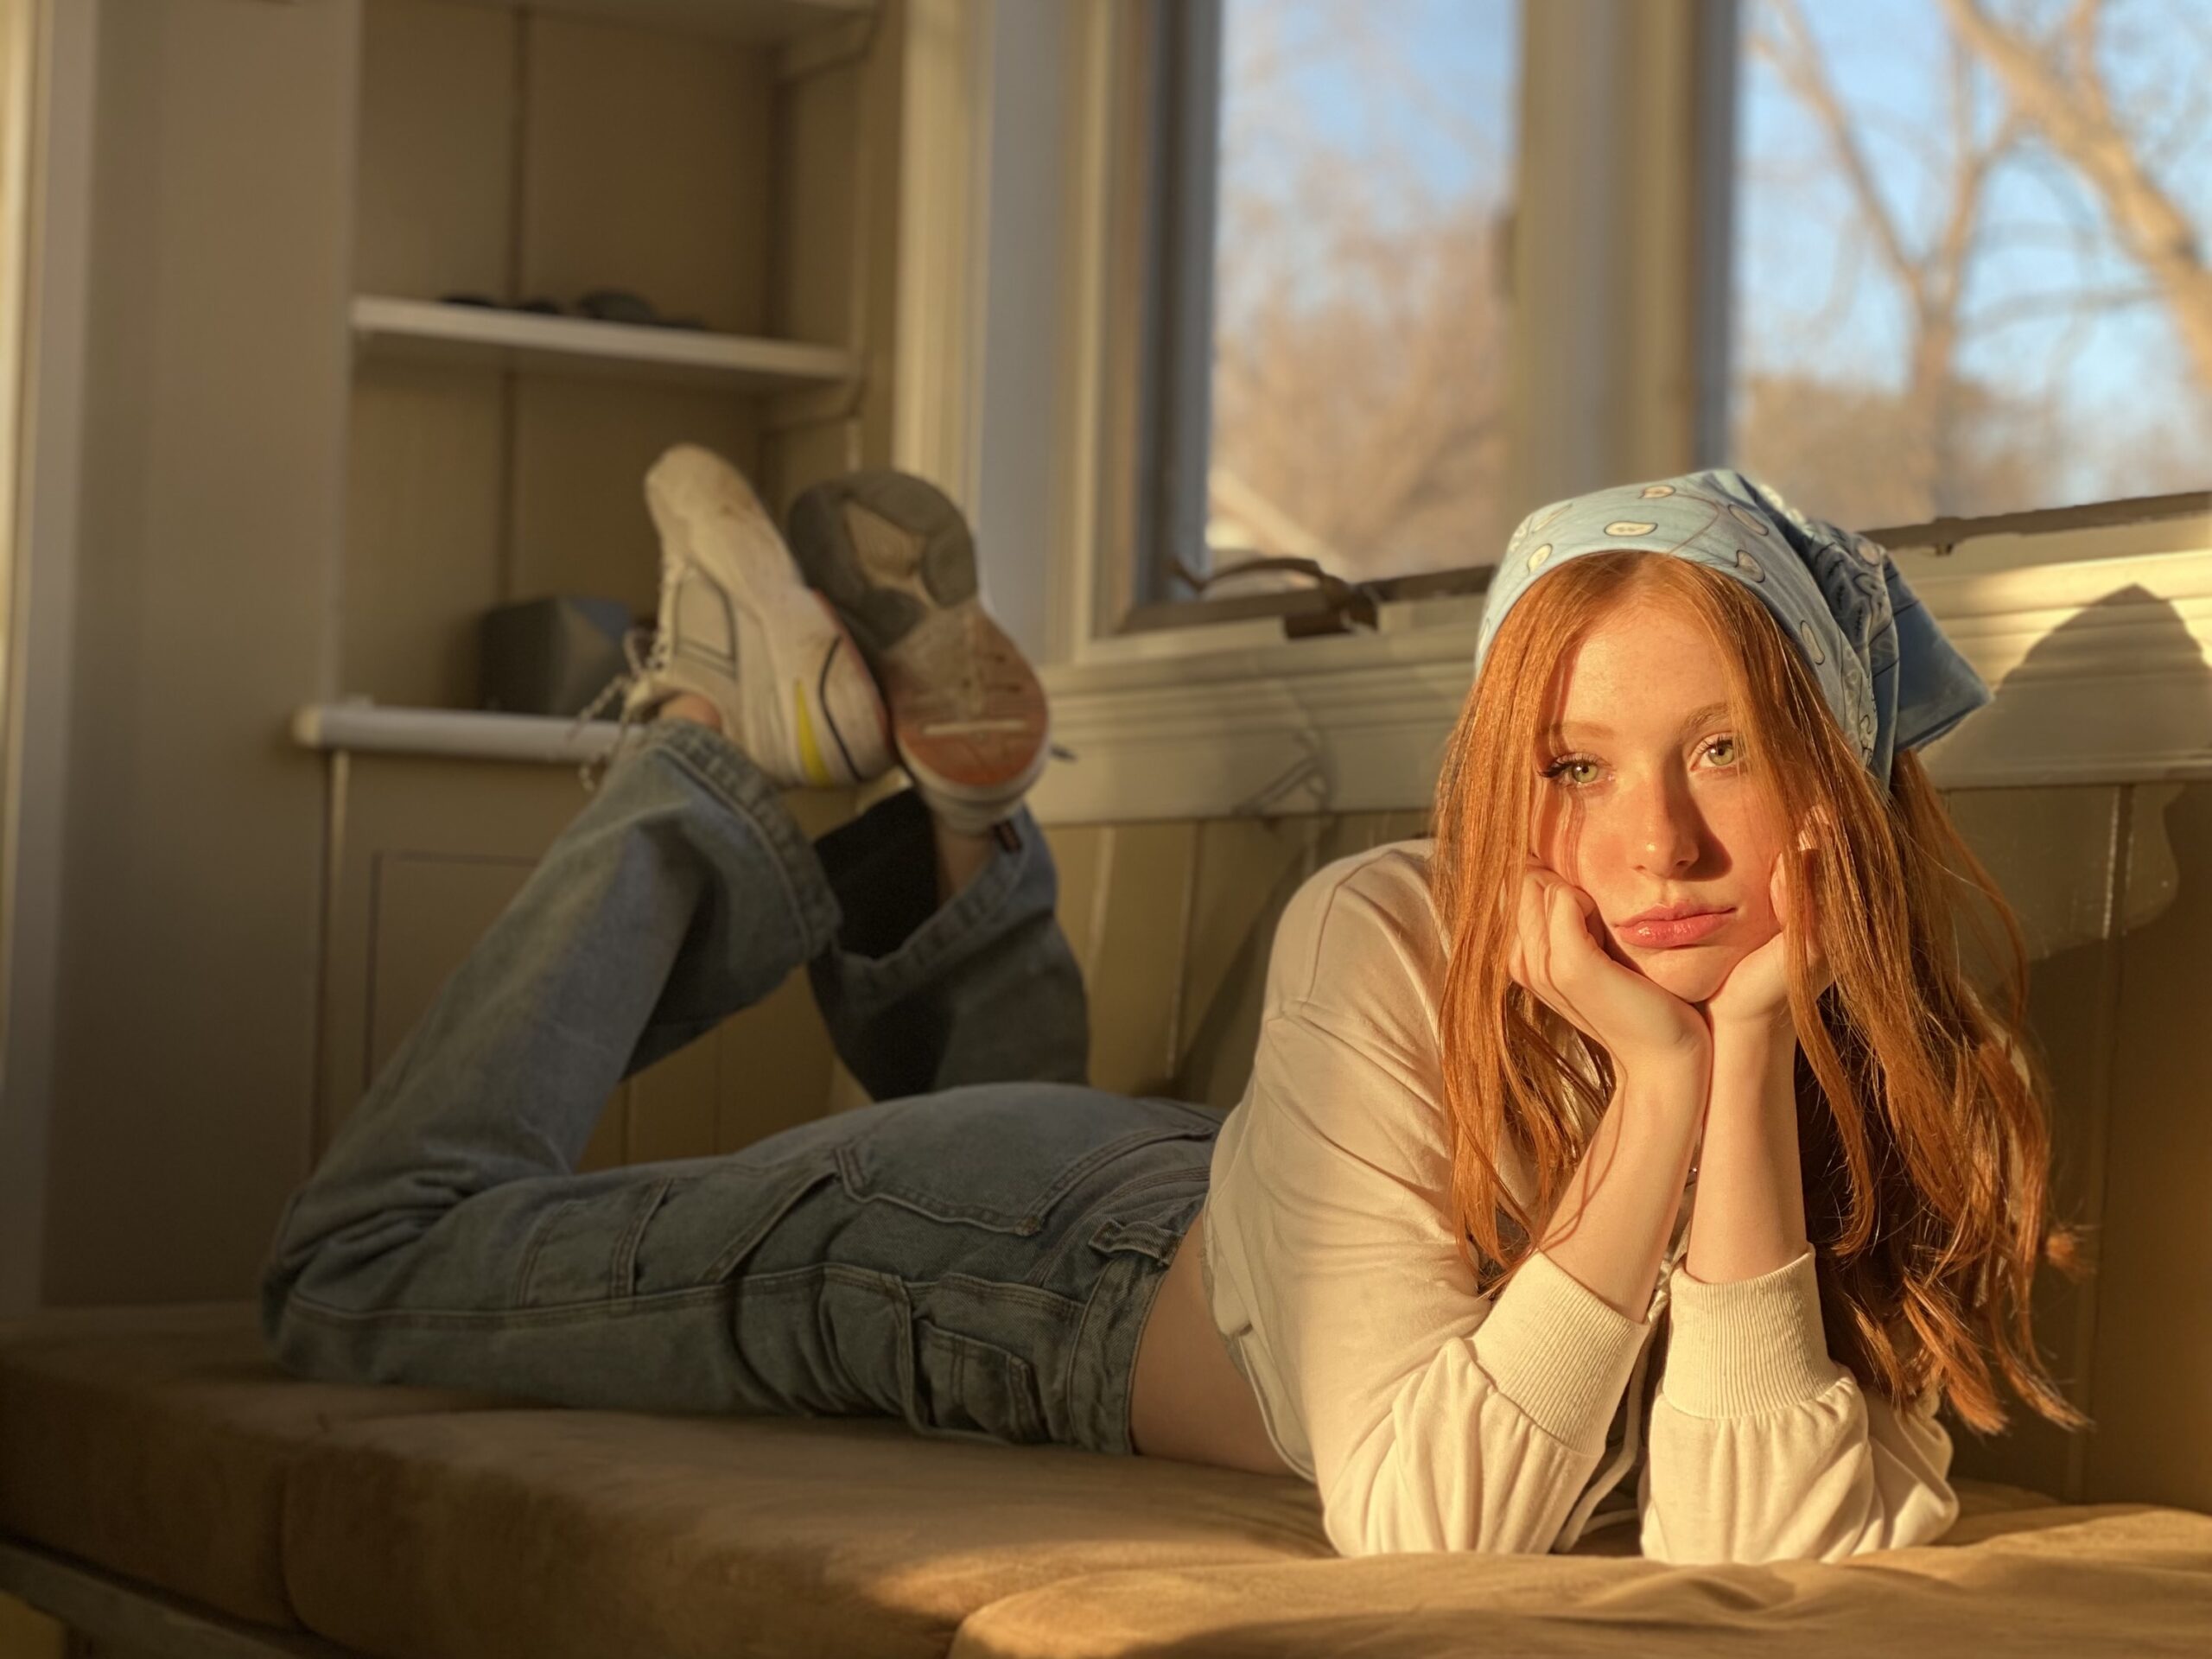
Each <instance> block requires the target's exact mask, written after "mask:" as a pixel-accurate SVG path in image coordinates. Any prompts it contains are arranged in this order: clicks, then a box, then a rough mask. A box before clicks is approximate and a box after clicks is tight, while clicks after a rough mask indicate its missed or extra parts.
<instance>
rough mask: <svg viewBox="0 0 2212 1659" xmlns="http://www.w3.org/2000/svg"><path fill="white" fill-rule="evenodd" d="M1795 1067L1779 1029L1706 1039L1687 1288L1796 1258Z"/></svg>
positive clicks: (1800, 1193) (1753, 1275)
mask: <svg viewBox="0 0 2212 1659" xmlns="http://www.w3.org/2000/svg"><path fill="white" fill-rule="evenodd" d="M1796 1060H1797V1039H1796V1034H1795V1033H1793V1032H1792V1031H1791V1030H1790V1028H1789V1025H1788V1023H1787V1021H1786V1020H1785V1021H1783V1023H1782V1024H1781V1025H1780V1027H1779V1028H1778V1029H1770V1028H1768V1027H1764V1026H1762V1027H1758V1029H1757V1030H1751V1031H1744V1032H1736V1031H1730V1030H1716V1031H1715V1032H1714V1033H1713V1096H1712V1103H1711V1104H1710V1106H1709V1107H1708V1108H1707V1113H1706V1123H1705V1141H1704V1145H1703V1147H1702V1148H1701V1149H1700V1152H1699V1154H1698V1173H1697V1209H1696V1211H1695V1212H1694V1214H1693V1215H1692V1217H1691V1218H1690V1248H1689V1254H1688V1257H1687V1259H1686V1262H1685V1266H1686V1267H1687V1268H1688V1270H1689V1274H1690V1276H1691V1277H1692V1278H1694V1279H1700V1280H1702V1281H1705V1282H1706V1283H1707V1284H1709V1285H1716V1284H1729V1283H1733V1282H1734V1281H1737V1280H1740V1279H1757V1278H1759V1277H1761V1276H1762V1275H1764V1274H1770V1273H1772V1272H1773V1271H1774V1270H1775V1269H1776V1268H1784V1267H1787V1266H1789V1263H1791V1262H1795V1261H1796V1259H1797V1258H1798V1257H1799V1256H1801V1255H1804V1253H1805V1249H1806V1240H1805V1189H1804V1185H1803V1182H1804V1177H1803V1173H1802V1171H1801V1170H1800V1169H1799V1167H1798V1161H1797V1160H1798V1153H1797V1099H1796V1089H1795V1077H1794V1074H1795V1069H1796Z"/></svg>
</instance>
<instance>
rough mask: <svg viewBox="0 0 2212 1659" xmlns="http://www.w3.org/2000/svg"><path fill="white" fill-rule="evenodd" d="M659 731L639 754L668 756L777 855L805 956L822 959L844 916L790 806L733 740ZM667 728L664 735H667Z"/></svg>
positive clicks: (695, 731) (695, 728)
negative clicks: (734, 761)
mask: <svg viewBox="0 0 2212 1659" xmlns="http://www.w3.org/2000/svg"><path fill="white" fill-rule="evenodd" d="M654 725H655V728H656V733H657V734H658V741H653V739H652V737H649V739H648V743H647V746H646V747H643V748H640V749H639V751H638V753H639V755H640V756H644V755H647V754H653V753H659V754H662V755H664V756H665V757H666V758H667V759H668V760H670V761H671V762H672V763H673V764H675V765H676V766H678V767H680V768H681V769H682V770H683V771H684V772H687V773H688V774H690V778H691V779H692V780H693V781H694V782H695V783H696V784H697V785H699V786H700V787H701V788H702V789H704V790H706V791H708V792H709V794H711V795H713V796H714V797H715V799H716V800H718V801H720V802H721V804H723V805H724V806H726V807H728V809H729V810H731V812H732V813H734V815H736V816H737V817H740V818H742V819H743V820H744V821H745V822H746V823H748V824H750V825H751V826H752V828H753V830H754V832H755V833H756V834H757V835H758V836H759V837H760V841H761V842H762V844H763V845H764V846H765V847H766V849H767V850H768V851H769V852H770V853H771V854H772V855H773V856H772V859H771V862H772V864H773V866H774V867H775V870H776V874H777V877H778V879H779V880H780V881H781V882H782V885H783V889H784V897H785V899H786V900H787V901H788V903H789V904H790V906H791V920H792V922H793V923H794V924H795V925H797V927H798V934H799V938H800V939H801V941H802V942H803V956H804V957H812V956H816V955H818V954H819V953H820V952H821V951H822V950H824V949H826V948H827V947H828V946H829V944H831V943H832V942H834V941H835V940H836V936H837V922H838V918H839V915H840V913H841V912H839V910H838V907H837V900H836V895H835V894H833V893H831V892H830V891H829V879H828V878H827V877H826V876H824V875H823V874H822V873H821V868H820V866H819V864H818V863H817V861H815V855H814V849H813V846H812V844H811V843H810V842H808V841H807V839H806V837H805V836H804V835H803V834H802V833H801V832H800V830H799V828H798V824H796V823H793V822H792V820H791V814H790V812H789V811H788V810H786V809H785V806H784V804H783V803H782V802H781V801H779V800H778V799H776V798H775V795H774V791H773V790H772V788H771V787H770V785H769V784H768V780H767V779H766V777H765V776H764V775H763V774H762V773H761V772H759V771H758V770H756V769H753V763H752V762H751V761H750V760H745V759H744V756H743V753H742V752H741V751H740V750H738V749H736V748H735V747H733V746H731V745H730V744H729V743H728V740H727V739H723V738H719V737H717V736H715V734H713V733H711V732H709V731H708V730H707V729H706V728H704V727H702V726H699V725H697V724H696V722H693V721H656V722H654ZM661 728H666V729H665V731H664V732H663V731H662V730H661ZM685 728H689V729H688V730H687V729H685ZM712 743H720V744H721V746H722V747H721V750H720V751H718V750H716V749H715V748H714V747H710V745H711V744H712ZM733 758H735V759H737V760H741V761H743V765H744V767H745V770H740V769H739V768H738V767H737V766H732V765H731V764H730V763H731V760H732V759H733Z"/></svg>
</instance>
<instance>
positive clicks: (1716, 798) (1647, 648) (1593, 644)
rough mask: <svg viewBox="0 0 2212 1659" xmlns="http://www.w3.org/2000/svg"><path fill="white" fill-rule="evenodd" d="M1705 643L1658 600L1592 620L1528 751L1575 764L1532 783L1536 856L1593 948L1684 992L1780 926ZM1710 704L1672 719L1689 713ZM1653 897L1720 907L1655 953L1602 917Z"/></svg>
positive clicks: (1631, 910) (1697, 998) (1768, 822)
mask: <svg viewBox="0 0 2212 1659" xmlns="http://www.w3.org/2000/svg"><path fill="white" fill-rule="evenodd" d="M1727 698H1728V681H1727V677H1726V671H1725V670H1724V668H1723V665H1722V659H1721V657H1720V652H1719V647H1718V646H1717V645H1715V644H1714V643H1713V639H1711V637H1710V636H1709V635H1708V634H1707V632H1706V631H1705V630H1704V629H1703V628H1702V627H1701V626H1699V625H1698V624H1697V623H1696V622H1695V621H1694V620H1693V619H1692V618H1691V617H1690V616H1689V615H1688V613H1686V612H1684V611H1682V610H1681V609H1680V608H1679V607H1675V606H1671V605H1659V606H1649V605H1647V606H1639V607H1635V608H1634V610H1632V611H1631V610H1630V609H1628V608H1625V607H1624V608H1622V609H1619V610H1617V611H1616V612H1615V613H1613V614H1612V615H1611V616H1609V617H1606V618H1605V619H1603V620H1601V621H1600V622H1599V624H1598V626H1596V627H1594V628H1593V629H1592V631H1591V632H1590V633H1589V634H1588V635H1586V637H1585V639H1584V640H1583V642H1582V645H1581V647H1580V650H1578V651H1577V652H1576V653H1575V656H1574V658H1573V662H1572V663H1571V664H1569V666H1568V669H1567V675H1566V679H1565V685H1564V696H1563V697H1562V701H1561V703H1560V709H1559V710H1558V720H1559V725H1558V728H1557V729H1556V730H1555V731H1554V732H1553V733H1552V734H1548V737H1547V738H1546V739H1545V740H1543V741H1544V742H1545V744H1546V746H1547V747H1545V748H1544V749H1543V750H1542V751H1541V752H1540V753H1538V754H1537V755H1535V757H1533V760H1534V761H1535V764H1536V765H1538V766H1549V765H1553V764H1554V763H1555V762H1557V761H1559V760H1563V759H1571V760H1572V761H1573V764H1572V765H1571V766H1568V768H1567V770H1565V771H1564V772H1560V773H1559V774H1558V775H1557V776H1556V777H1555V778H1554V779H1539V780H1538V796H1537V799H1538V803H1539V804H1538V811H1537V823H1536V826H1535V851H1536V855H1537V856H1538V857H1539V858H1541V860H1542V861H1544V863H1545V864H1546V865H1548V867H1549V868H1552V869H1553V870H1554V871H1556V872H1557V873H1558V874H1560V876H1562V877H1564V878H1565V879H1566V880H1567V881H1569V882H1571V883H1573V885H1574V886H1576V887H1580V888H1581V889H1582V890H1583V891H1584V892H1585V893H1588V894H1589V895H1590V897H1591V898H1592V899H1594V900H1595V901H1596V903H1597V906H1598V914H1599V917H1601V918H1603V919H1604V922H1605V927H1604V929H1603V932H1604V944H1605V949H1606V950H1607V952H1608V953H1609V954H1610V955H1611V956H1612V957H1614V959H1615V960H1617V961H1618V962H1621V963H1625V964H1626V965H1627V966H1629V967H1630V968H1633V969H1636V970H1637V972H1639V973H1641V974H1643V976H1645V977H1647V978H1649V979H1650V980H1651V981H1652V982H1654V983H1656V984H1657V985H1659V986H1661V987H1662V988H1664V989H1666V990H1668V991H1669V992H1671V993H1673V994H1674V995H1675V996H1678V997H1680V998H1681V999H1682V1000H1683V1001H1687V1002H1702V1001H1705V1000H1706V999H1707V998H1708V997H1710V996H1711V995H1713V992H1715V991H1716V990H1718V989H1719V988H1720V985H1721V983H1722V982H1724V981H1725V980H1726V978H1727V977H1728V972H1729V969H1732V968H1733V967H1734V966H1735V965H1736V964H1737V963H1738V962H1740V961H1742V960H1743V958H1744V957H1746V956H1748V955H1749V954H1750V953H1751V951H1753V950H1757V949H1758V947H1759V946H1760V945H1762V944H1765V943H1766V942H1767V941H1768V940H1769V939H1770V938H1773V937H1774V936H1775V935H1776V934H1777V932H1779V931H1781V922H1780V920H1779V918H1777V916H1776V914H1775V912H1774V904H1773V899H1772V894H1771V892H1770V876H1771V874H1772V872H1773V869H1774V863H1775V859H1776V857H1777V855H1779V854H1780V852H1781V851H1782V849H1783V841H1784V836H1783V826H1782V824H1781V822H1780V819H1779V817H1777V815H1776V814H1775V813H1774V812H1773V811H1772V810H1770V808H1769V807H1768V805H1767V804H1766V802H1765V800H1764V798H1763V797H1762V794H1761V791H1760V790H1759V789H1758V785H1757V784H1756V783H1755V781H1754V780H1753V778H1752V775H1751V766H1752V765H1753V764H1754V757H1751V755H1750V754H1749V753H1748V752H1747V751H1746V750H1745V748H1744V747H1743V745H1742V744H1741V743H1740V742H1738V744H1737V745H1736V747H1734V749H1733V750H1732V751H1731V750H1730V749H1728V748H1727V747H1725V745H1716V740H1721V739H1726V738H1728V737H1730V736H1731V735H1732V732H1733V729H1734V728H1733V727H1732V725H1731V723H1730V721H1729V718H1728V715H1727V714H1726V702H1727ZM1716 704H1717V705H1721V709H1720V711H1719V712H1718V713H1714V714H1713V715H1710V716H1709V717H1707V718H1705V719H1703V720H1701V721H1696V722H1695V723H1694V724H1691V725H1688V726H1687V727H1686V725H1685V722H1686V721H1689V720H1691V718H1692V717H1693V716H1694V715H1696V713H1697V711H1699V710H1700V709H1710V708H1712V707H1713V705H1716ZM1663 904H1689V905H1696V906H1733V908H1734V913H1733V914H1732V915H1731V916H1730V917H1729V918H1728V920H1727V922H1726V925H1723V926H1722V927H1720V928H1719V930H1718V931H1715V932H1714V933H1713V934H1712V935H1711V936H1710V937H1709V938H1705V939H1703V940H1701V941H1700V942H1698V943H1696V944H1684V945H1679V946H1676V947H1675V948H1673V949H1656V948H1652V947H1649V946H1647V945H1643V944H1637V943H1636V942H1634V941H1632V940H1630V939H1624V938H1622V936H1621V934H1620V932H1619V931H1618V928H1617V927H1616V926H1615V924H1618V923H1620V922H1624V921H1625V920H1627V919H1628V918H1630V917H1632V916H1636V915H1638V914H1640V913H1641V912H1644V911H1647V910H1649V909H1650V908H1652V907H1653V906H1656V905H1663Z"/></svg>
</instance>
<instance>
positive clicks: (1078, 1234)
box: [1037, 1169, 1206, 1280]
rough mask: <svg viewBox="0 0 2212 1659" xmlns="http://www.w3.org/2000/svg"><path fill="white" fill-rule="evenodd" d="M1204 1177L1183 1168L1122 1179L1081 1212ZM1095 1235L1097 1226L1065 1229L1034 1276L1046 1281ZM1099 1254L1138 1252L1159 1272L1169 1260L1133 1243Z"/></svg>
mask: <svg viewBox="0 0 2212 1659" xmlns="http://www.w3.org/2000/svg"><path fill="white" fill-rule="evenodd" d="M1205 1180H1206V1176H1205V1173H1203V1172H1200V1173H1193V1172H1192V1171H1190V1170H1187V1169H1161V1170H1154V1172H1153V1173H1151V1174H1149V1175H1139V1176H1137V1177H1136V1178H1135V1179H1132V1180H1128V1181H1125V1182H1123V1183H1122V1185H1119V1186H1117V1187H1116V1188H1115V1189H1114V1190H1113V1191H1112V1192H1109V1193H1108V1194H1106V1196H1105V1197H1103V1198H1100V1199H1099V1200H1098V1202H1097V1203H1096V1204H1094V1205H1091V1206H1090V1208H1089V1209H1087V1210H1085V1211H1084V1217H1090V1216H1094V1215H1096V1214H1097V1212H1098V1211H1101V1210H1103V1209H1104V1208H1106V1207H1107V1206H1108V1205H1111V1204H1114V1203H1116V1201H1118V1200H1120V1199H1122V1198H1128V1197H1129V1196H1130V1195H1131V1194H1133V1193H1137V1192H1150V1191H1151V1190H1152V1189H1153V1188H1154V1187H1156V1186H1169V1185H1174V1184H1175V1183H1177V1182H1181V1181H1197V1182H1199V1183H1201V1184H1203V1183H1204V1182H1205ZM1199 1203H1200V1204H1201V1205H1203V1204H1204V1203H1205V1195H1204V1193H1203V1192H1201V1193H1200V1196H1199ZM1191 1213H1192V1217H1193V1218H1195V1217H1196V1216H1197V1214H1198V1211H1195V1210H1194V1211H1192V1212H1191ZM1183 1230H1184V1232H1185V1235H1187V1234H1188V1233H1189V1231H1190V1224H1189V1223H1187V1222H1186V1223H1185V1224H1184V1229H1183ZM1097 1234H1098V1228H1097V1227H1096V1226H1092V1227H1088V1228H1085V1227H1071V1228H1069V1230H1068V1234H1067V1236H1066V1237H1065V1238H1063V1239H1062V1240H1061V1241H1060V1242H1059V1243H1058V1244H1056V1245H1054V1246H1053V1247H1052V1255H1049V1256H1047V1257H1046V1259H1045V1262H1044V1265H1043V1266H1042V1268H1039V1271H1038V1274H1037V1276H1038V1278H1039V1279H1040V1280H1049V1279H1050V1278H1051V1277H1052V1274H1053V1273H1054V1272H1055V1271H1056V1270H1057V1269H1058V1268H1059V1266H1060V1264H1061V1262H1064V1261H1065V1260H1066V1258H1067V1257H1068V1255H1070V1254H1071V1252H1073V1251H1074V1250H1075V1249H1077V1247H1078V1246H1089V1245H1090V1243H1091V1241H1092V1240H1093V1239H1095V1238H1096V1236H1097ZM1100 1253H1101V1254H1102V1255H1131V1254H1134V1255H1141V1256H1143V1257H1145V1258H1146V1259H1147V1261H1150V1262H1156V1263H1158V1265H1159V1267H1160V1271H1161V1272H1163V1273H1164V1272H1166V1270H1167V1268H1168V1267H1169V1266H1170V1265H1171V1263H1169V1262H1161V1261H1160V1258H1159V1257H1158V1256H1156V1255H1153V1254H1152V1253H1151V1252H1150V1251H1149V1250H1142V1249H1135V1247H1134V1246H1133V1247H1132V1248H1131V1249H1128V1250H1116V1251H1101V1252H1100Z"/></svg>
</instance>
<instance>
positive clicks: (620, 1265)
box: [607, 1175, 676, 1300]
mask: <svg viewBox="0 0 2212 1659" xmlns="http://www.w3.org/2000/svg"><path fill="white" fill-rule="evenodd" d="M674 1185H676V1178H675V1177H674V1176H672V1175H671V1176H663V1177H662V1178H661V1179H659V1180H658V1181H656V1182H654V1183H653V1185H652V1186H651V1187H649V1188H648V1189H647V1190H646V1192H645V1197H644V1198H643V1199H642V1200H641V1201H640V1202H639V1205H638V1213H637V1214H636V1215H635V1216H632V1217H631V1218H630V1224H629V1225H628V1226H627V1227H626V1228H624V1229H623V1230H622V1236H621V1239H620V1241H619V1242H618V1243H616V1245H615V1247H614V1255H613V1259H612V1260H611V1261H609V1262H608V1263H607V1296H608V1298H609V1299H610V1300H612V1299H613V1298H615V1297H618V1296H626V1295H628V1294H630V1293H631V1291H632V1289H633V1288H634V1287H635V1286H636V1284H637V1271H638V1246H639V1244H640V1243H643V1242H644V1239H645V1228H646V1227H647V1225H649V1224H651V1222H652V1218H653V1217H655V1216H657V1215H658V1214H659V1213H660V1209H661V1206H662V1205H664V1204H666V1203H667V1202H668V1193H669V1189H670V1188H671V1187H672V1186H674Z"/></svg>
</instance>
